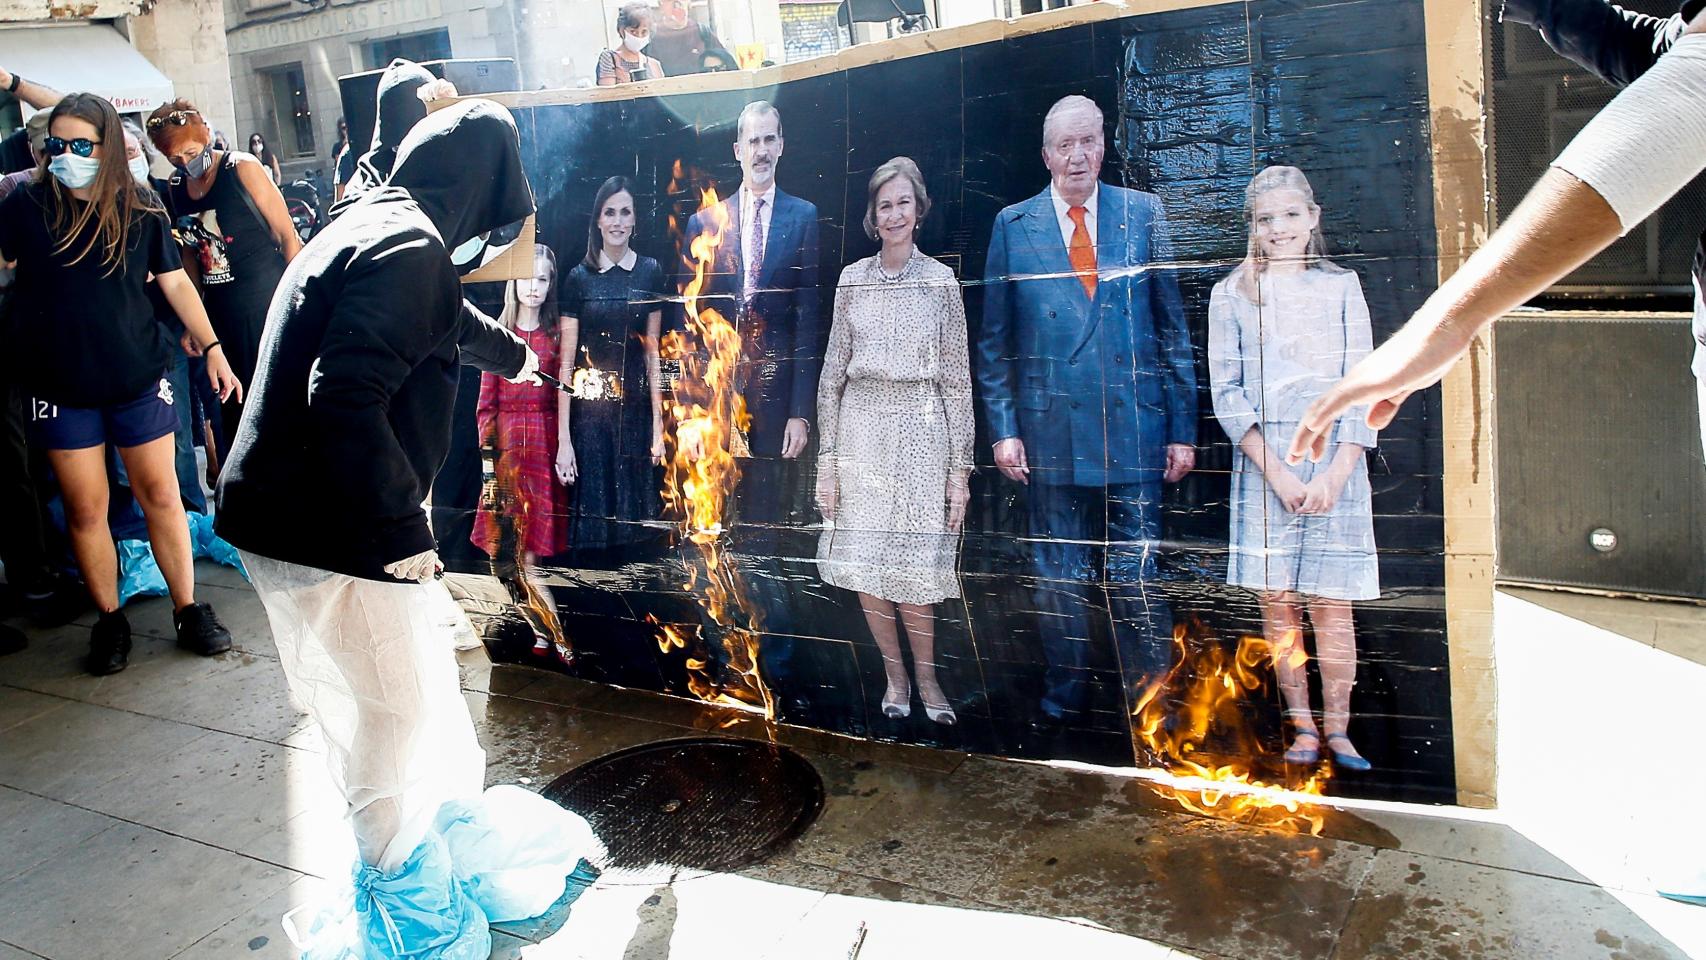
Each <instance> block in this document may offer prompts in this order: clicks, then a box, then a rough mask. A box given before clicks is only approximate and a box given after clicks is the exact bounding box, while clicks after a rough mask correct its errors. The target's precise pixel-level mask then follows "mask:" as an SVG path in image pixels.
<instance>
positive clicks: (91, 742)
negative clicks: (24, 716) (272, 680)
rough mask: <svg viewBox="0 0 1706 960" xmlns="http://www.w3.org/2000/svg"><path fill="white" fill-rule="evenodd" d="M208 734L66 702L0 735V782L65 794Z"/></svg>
mask: <svg viewBox="0 0 1706 960" xmlns="http://www.w3.org/2000/svg"><path fill="white" fill-rule="evenodd" d="M206 735H207V731H206V730H203V729H201V728H200V727H195V726H190V725H189V724H184V723H177V722H174V721H170V720H159V719H156V718H153V717H142V716H137V715H136V714H134V713H125V712H123V711H121V710H113V709H111V708H108V707H99V706H94V705H92V704H86V703H72V704H67V705H66V707H65V708H64V709H63V710H55V711H53V712H52V713H49V714H45V715H43V716H40V717H37V718H36V719H34V720H31V721H29V722H27V723H21V724H19V725H18V726H16V727H13V728H12V729H11V730H9V731H7V732H6V735H5V736H4V737H0V786H9V787H16V788H18V789H20V790H28V791H30V792H31V793H36V794H40V795H42V796H45V797H52V798H54V799H56V800H64V799H68V798H70V797H71V796H74V795H76V794H79V793H83V792H86V791H89V790H92V789H94V788H96V787H100V786H102V785H104V784H107V783H111V782H112V781H114V780H122V779H126V778H129V777H132V776H136V775H139V774H142V773H144V772H146V771H147V770H149V769H150V768H151V767H153V766H154V765H155V763H156V762H157V761H158V760H160V758H162V757H167V756H171V755H174V754H176V753H178V752H179V751H182V750H184V749H185V748H187V747H189V745H190V744H192V743H194V742H195V741H196V740H198V739H200V738H201V737H204V736H206Z"/></svg>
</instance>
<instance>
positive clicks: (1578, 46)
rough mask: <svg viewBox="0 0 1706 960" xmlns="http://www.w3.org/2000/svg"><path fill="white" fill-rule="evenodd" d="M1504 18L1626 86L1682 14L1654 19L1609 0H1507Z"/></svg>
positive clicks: (1678, 31)
mask: <svg viewBox="0 0 1706 960" xmlns="http://www.w3.org/2000/svg"><path fill="white" fill-rule="evenodd" d="M1502 18H1503V19H1505V20H1510V21H1512V22H1514V23H1523V24H1527V25H1528V26H1531V27H1533V28H1534V29H1535V30H1537V31H1539V32H1540V36H1541V38H1542V39H1544V40H1545V41H1546V45H1547V46H1549V47H1551V48H1552V49H1553V50H1555V51H1557V52H1558V54H1559V55H1560V56H1563V57H1566V58H1568V59H1569V60H1571V61H1573V62H1574V63H1575V64H1576V65H1577V66H1579V67H1581V68H1583V69H1584V70H1588V71H1591V72H1592V73H1594V74H1595V75H1597V76H1598V77H1599V78H1600V79H1602V80H1604V81H1605V82H1606V83H1610V84H1614V85H1616V86H1619V87H1626V86H1628V85H1629V84H1631V83H1634V82H1635V80H1636V78H1638V77H1640V76H1641V74H1643V73H1646V72H1647V71H1648V70H1649V69H1651V68H1652V66H1653V64H1655V63H1657V62H1658V61H1659V57H1660V56H1662V55H1663V54H1664V53H1665V51H1667V50H1669V49H1670V48H1671V45H1672V44H1674V43H1676V41H1677V38H1679V37H1680V36H1681V35H1682V30H1683V20H1682V17H1680V16H1677V15H1674V14H1673V15H1671V16H1669V17H1653V16H1648V15H1647V14H1644V13H1636V12H1634V11H1632V10H1625V9H1623V8H1622V7H1620V6H1618V5H1617V4H1615V3H1612V2H1610V0H1505V3H1504V10H1503V14H1502Z"/></svg>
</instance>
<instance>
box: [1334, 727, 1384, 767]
mask: <svg viewBox="0 0 1706 960" xmlns="http://www.w3.org/2000/svg"><path fill="white" fill-rule="evenodd" d="M1334 740H1343V741H1345V743H1347V744H1349V743H1350V742H1351V738H1350V737H1347V736H1345V735H1344V734H1342V733H1329V734H1327V751H1328V752H1329V753H1331V754H1332V755H1333V766H1335V767H1343V768H1345V769H1346V770H1355V771H1357V772H1358V773H1361V772H1363V771H1365V770H1373V769H1374V764H1372V763H1369V762H1368V761H1367V760H1365V759H1363V758H1362V757H1360V756H1358V755H1356V754H1354V753H1341V752H1339V751H1338V750H1335V749H1333V741H1334Z"/></svg>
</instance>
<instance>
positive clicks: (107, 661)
mask: <svg viewBox="0 0 1706 960" xmlns="http://www.w3.org/2000/svg"><path fill="white" fill-rule="evenodd" d="M44 146H45V150H44V152H45V153H46V154H47V162H46V164H45V165H44V167H43V169H42V172H41V173H40V175H38V176H37V178H36V179H35V180H34V181H32V182H30V183H28V184H25V185H24V186H22V187H20V188H18V190H16V191H15V192H14V193H13V194H12V195H11V196H9V197H7V198H6V200H5V202H3V203H0V258H3V259H4V260H6V261H9V262H15V263H16V264H17V281H16V283H15V285H14V287H13V299H12V303H11V305H10V310H11V316H10V317H9V319H8V327H9V329H8V331H7V333H8V334H9V335H8V336H7V338H6V343H7V344H8V345H9V350H8V353H9V357H8V359H10V360H12V361H13V365H14V370H15V374H16V375H17V377H18V379H19V381H20V383H21V384H22V386H23V387H24V388H25V391H26V395H27V396H29V398H30V399H29V401H28V403H29V419H30V421H31V423H30V428H31V431H32V438H33V441H34V442H35V443H38V444H40V445H41V447H42V449H44V450H46V451H47V457H48V461H49V463H51V464H52V466H53V470H54V473H55V474H56V475H57V476H58V478H59V485H60V489H61V491H62V492H63V495H64V499H65V513H66V521H67V526H68V527H69V528H70V533H71V542H72V550H73V552H75V553H76V556H77V565H78V567H79V568H80V569H81V570H82V572H83V579H84V581H85V582H86V583H87V585H88V588H89V594H90V597H91V598H92V599H93V600H94V602H95V605H96V606H97V607H98V608H99V610H100V618H99V619H98V620H97V621H96V622H95V628H94V631H93V632H92V635H91V638H90V646H89V659H88V668H89V671H90V672H91V673H95V674H107V673H115V672H117V671H119V670H122V669H124V667H125V665H126V663H127V662H128V657H129V654H130V625H129V623H128V622H127V621H126V620H125V617H124V614H122V613H120V612H119V609H118V562H117V557H116V555H115V553H114V550H113V540H112V534H111V532H110V530H109V529H108V527H107V499H108V490H107V468H106V445H107V444H109V443H110V444H112V445H113V446H114V447H116V448H118V452H119V456H120V457H121V458H122V459H123V460H124V465H125V469H126V471H127V472H128V473H129V475H130V484H131V490H132V493H133V494H134V495H135V497H136V499H137V501H138V502H139V503H140V504H141V505H142V511H143V514H144V515H145V516H146V518H147V520H148V539H149V542H150V543H151V544H152V546H153V549H154V559H155V560H156V561H157V562H158V563H159V565H160V571H161V573H162V574H164V575H165V578H166V586H167V588H168V590H169V591H170V592H171V596H172V606H173V610H174V611H175V612H174V614H173V618H172V619H173V623H174V625H175V626H176V628H177V634H178V643H179V644H180V645H182V646H184V647H186V648H188V649H190V650H193V651H195V652H197V653H201V654H204V655H212V654H215V653H221V652H223V651H225V650H228V649H230V647H231V635H230V633H228V632H227V631H226V630H225V628H224V626H222V625H221V624H220V622H219V620H218V618H217V617H215V616H214V613H213V609H212V608H211V607H209V606H208V605H207V604H205V603H197V602H196V599H195V570H194V567H193V566H192V561H191V553H190V538H189V524H188V522H187V521H186V520H185V518H184V506H183V502H182V501H181V500H180V499H179V496H178V478H177V473H176V470H175V469H174V464H173V453H174V447H173V436H172V434H173V431H174V430H175V429H176V427H177V423H178V418H177V412H176V409H175V404H177V403H178V402H180V398H178V397H177V396H176V395H175V393H174V391H173V390H172V388H171V384H170V382H169V381H168V380H167V379H166V370H167V367H168V366H170V364H171V350H172V344H171V340H170V338H169V337H168V336H167V333H166V330H165V328H164V327H162V326H161V325H160V324H159V323H158V322H157V321H156V320H155V318H154V310H153V308H152V307H151V306H150V305H149V302H148V295H147V293H146V289H145V288H146V285H147V282H148V279H149V277H150V275H152V276H153V277H154V278H155V280H156V281H157V282H158V283H159V286H160V292H161V293H162V294H164V295H165V297H166V300H167V302H169V303H170V304H171V305H172V309H173V310H175V311H176V312H177V314H178V317H179V318H180V319H182V320H183V322H184V326H185V328H186V329H187V331H188V333H187V335H186V339H188V340H191V341H193V342H194V344H195V345H196V346H197V347H198V348H199V349H201V350H202V351H204V352H206V354H207V358H208V362H207V369H208V378H209V379H210V380H211V381H212V383H213V386H214V389H215V390H216V391H218V393H219V394H220V396H221V397H224V396H237V395H241V393H242V386H241V384H239V383H238V382H237V378H236V377H235V376H234V375H233V374H232V373H231V367H230V364H228V363H227V362H226V360H225V356H224V351H223V348H222V347H221V345H220V344H219V341H218V340H217V339H215V337H214V334H213V328H212V326H211V325H210V324H209V323H208V320H207V314H206V312H205V311H204V310H203V309H202V305H201V301H200V300H198V299H197V298H196V293H195V287H194V285H192V284H191V283H190V280H189V278H188V277H187V276H185V274H184V271H183V265H182V263H181V262H180V261H179V259H178V248H177V245H176V244H175V243H173V241H172V229H171V223H170V222H169V221H168V220H167V219H166V216H165V211H164V210H162V209H161V207H160V202H159V198H158V197H157V196H156V195H155V194H154V191H152V190H150V189H148V188H147V187H145V186H142V185H141V184H140V183H138V182H137V178H136V177H135V175H134V174H133V172H132V171H131V169H130V167H129V164H128V163H127V161H126V157H125V146H124V129H123V128H122V127H121V126H120V125H119V118H118V113H117V111H115V110H114V109H113V105H112V104H110V103H108V102H107V101H105V100H103V99H101V98H100V97H97V96H95V95H93V94H88V93H74V94H71V95H70V96H68V97H66V98H65V99H63V100H61V101H60V102H59V105H58V106H56V107H54V108H53V113H52V115H51V117H50V119H49V121H48V137H47V139H46V141H45V144H44Z"/></svg>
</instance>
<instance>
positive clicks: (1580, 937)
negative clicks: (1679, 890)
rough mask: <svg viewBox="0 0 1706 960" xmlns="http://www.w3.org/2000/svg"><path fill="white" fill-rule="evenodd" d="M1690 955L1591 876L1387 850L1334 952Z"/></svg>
mask: <svg viewBox="0 0 1706 960" xmlns="http://www.w3.org/2000/svg"><path fill="white" fill-rule="evenodd" d="M1687 909H1695V910H1698V909H1699V908H1687ZM1687 956H1689V953H1687V952H1686V951H1684V950H1682V949H1680V948H1679V947H1677V946H1676V945H1674V944H1673V943H1671V942H1670V941H1669V940H1667V939H1666V938H1665V937H1664V936H1663V935H1661V934H1659V933H1658V932H1657V931H1655V930H1654V929H1653V928H1652V927H1651V926H1649V925H1648V924H1647V923H1646V922H1645V921H1644V920H1642V919H1641V918H1640V917H1638V916H1637V915H1636V914H1635V913H1633V912H1631V911H1630V909H1629V908H1628V907H1627V906H1625V905H1624V904H1623V903H1621V902H1620V901H1619V899H1618V898H1616V897H1613V896H1612V895H1611V894H1609V893H1607V892H1605V891H1604V890H1601V889H1599V888H1597V887H1594V886H1592V885H1590V884H1583V883H1572V882H1570V881H1567V880H1557V879H1553V878H1551V877H1538V876H1533V875H1531V874H1526V873H1518V872H1515V871H1512V870H1499V869H1496V868H1492V867H1486V866H1481V865H1478V864H1470V863H1462V862H1459V861H1455V860H1441V859H1438V858H1436V857H1427V856H1422V855H1419V854H1412V853H1406V852H1403V851H1393V850H1383V851H1381V852H1380V853H1379V854H1378V855H1377V856H1376V857H1375V859H1374V865H1373V869H1372V870H1371V871H1370V872H1369V874H1368V877H1367V879H1366V880H1365V881H1364V883H1363V886H1362V890H1361V892H1360V893H1359V895H1358V896H1357V898H1356V903H1355V905H1354V906H1353V907H1352V909H1351V912H1350V916H1349V918H1348V919H1347V921H1346V923H1345V926H1344V932H1343V934H1342V936H1341V939H1340V942H1339V947H1338V950H1337V951H1336V952H1334V954H1333V960H1365V958H1377V957H1378V958H1398V957H1402V958H1404V960H1435V958H1438V960H1459V958H1467V957H1513V958H1515V957H1523V958H1527V957H1549V958H1551V957H1555V958H1561V960H1562V958H1568V960H1590V958H1604V960H1670V958H1677V960H1681V958H1685V957H1687Z"/></svg>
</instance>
